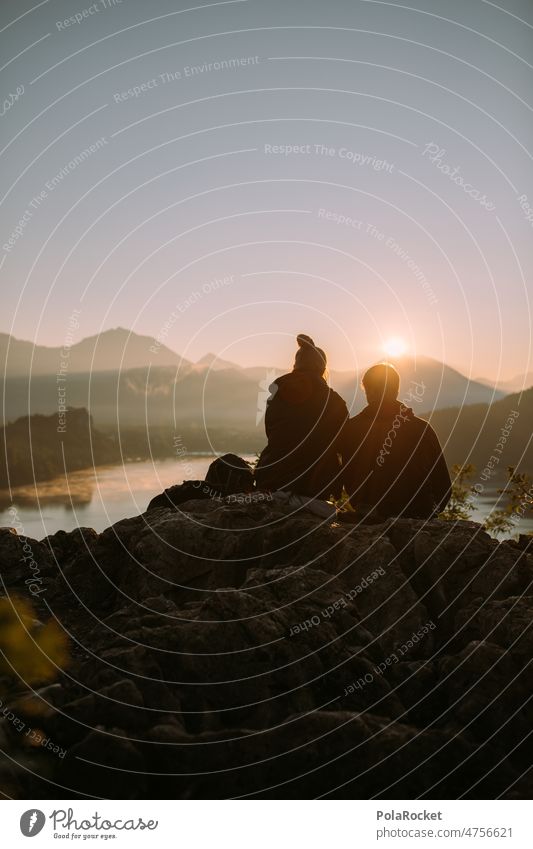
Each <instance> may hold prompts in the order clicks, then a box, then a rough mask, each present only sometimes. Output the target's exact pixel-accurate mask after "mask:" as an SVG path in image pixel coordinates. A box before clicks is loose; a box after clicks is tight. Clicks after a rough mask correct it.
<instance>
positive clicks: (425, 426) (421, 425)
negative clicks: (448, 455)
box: [410, 413, 437, 440]
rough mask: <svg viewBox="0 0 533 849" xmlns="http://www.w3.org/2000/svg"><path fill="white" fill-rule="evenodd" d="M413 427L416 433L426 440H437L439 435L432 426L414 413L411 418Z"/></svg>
mask: <svg viewBox="0 0 533 849" xmlns="http://www.w3.org/2000/svg"><path fill="white" fill-rule="evenodd" d="M410 421H411V426H412V428H413V429H414V430H416V432H417V433H418V434H420V435H422V436H423V437H424V438H425V439H429V440H435V439H437V434H436V433H435V431H434V429H433V428H432V426H431V424H430V423H429V422H428V420H427V419H422V418H420V416H415V415H414V413H413V415H412V417H411V420H410Z"/></svg>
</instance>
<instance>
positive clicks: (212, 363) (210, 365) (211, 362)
mask: <svg viewBox="0 0 533 849" xmlns="http://www.w3.org/2000/svg"><path fill="white" fill-rule="evenodd" d="M193 368H194V369H195V370H197V371H202V370H205V369H209V370H211V371H225V370H227V369H235V370H236V371H240V370H241V367H240V366H238V365H236V363H231V362H230V361H229V360H221V359H219V357H217V355H216V354H213V353H209V354H206V355H205V356H204V357H202V358H201V359H200V360H198V362H196V363H195V364H194V366H193Z"/></svg>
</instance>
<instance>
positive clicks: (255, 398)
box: [0, 328, 503, 443]
mask: <svg viewBox="0 0 533 849" xmlns="http://www.w3.org/2000/svg"><path fill="white" fill-rule="evenodd" d="M64 354H65V352H64V351H63V349H62V348H61V347H57V348H47V347H43V346H34V345H33V344H32V343H30V342H23V341H20V340H18V339H14V338H12V337H9V336H7V335H6V334H2V335H0V363H1V358H2V357H3V358H4V360H5V367H6V380H5V381H3V386H2V387H1V388H2V390H3V398H4V409H5V418H6V420H7V421H12V420H13V419H15V418H18V417H20V416H25V415H30V414H33V413H42V414H46V415H51V414H52V413H54V412H56V410H57V405H58V398H59V396H58V390H59V389H60V388H61V389H64V391H65V393H66V403H67V404H69V405H70V406H72V407H85V408H87V409H88V410H89V411H90V413H91V414H92V416H93V417H94V420H95V423H96V425H97V426H101V425H106V426H109V425H113V426H116V425H117V424H120V426H122V425H128V426H142V427H145V426H167V427H169V428H172V427H174V422H175V423H176V427H177V428H178V429H180V428H181V429H183V428H184V427H185V426H188V427H190V426H191V425H192V426H197V427H198V428H200V429H205V430H207V431H208V430H209V429H210V428H213V427H219V426H224V427H234V428H236V429H238V430H240V431H241V432H242V431H246V433H247V434H248V435H254V434H255V433H257V434H258V439H259V443H261V442H262V441H263V439H264V436H263V424H262V422H263V414H264V409H265V405H266V399H267V397H268V386H269V385H270V383H272V381H273V380H275V378H276V377H279V376H280V374H281V371H280V370H279V369H275V368H269V367H267V366H254V367H247V368H242V367H241V366H238V365H236V364H235V363H232V362H230V361H228V360H222V359H219V358H218V357H217V356H216V354H213V353H209V354H206V355H205V356H204V357H202V358H201V359H200V360H199V361H198V362H197V363H194V364H193V363H191V362H189V361H188V360H183V359H182V358H181V357H180V356H179V354H177V353H175V352H174V351H172V350H171V349H170V348H167V347H166V346H165V345H160V344H159V343H158V342H157V341H156V340H154V339H153V338H152V337H150V336H140V335H138V334H136V333H132V332H130V331H128V330H125V329H124V328H116V329H114V330H108V331H105V332H104V333H101V334H99V335H97V336H91V337H89V338H87V339H83V340H82V341H81V342H78V343H76V344H75V345H72V347H70V348H69V349H68V356H67V357H65V356H64ZM32 358H33V359H32ZM394 363H395V365H396V366H397V368H398V370H399V372H400V376H401V389H400V398H401V399H402V400H404V401H405V402H406V403H407V404H408V405H409V406H411V407H413V408H414V409H415V410H416V411H417V412H428V411H432V410H437V409H441V408H446V407H457V406H462V405H470V404H479V403H483V404H486V403H490V402H491V401H493V400H498V399H501V398H502V397H503V393H502V392H500V391H496V390H493V389H492V388H490V387H487V386H484V385H483V384H481V383H479V382H477V381H472V380H468V378H466V377H465V376H464V375H462V374H460V372H458V371H456V370H455V369H453V368H450V367H449V366H447V365H445V364H444V363H440V362H438V361H437V360H433V359H430V358H429V357H418V358H417V359H416V360H415V359H413V358H408V357H404V358H401V359H398V360H396V361H394ZM30 365H31V379H30V378H29V376H28V375H29V374H30ZM61 370H62V374H63V377H64V380H63V381H60V382H59V383H58V381H57V374H58V372H59V371H61ZM360 378H361V374H356V373H355V372H335V371H332V372H331V374H330V382H331V385H332V387H333V388H334V389H336V390H337V391H338V392H339V393H340V394H341V395H342V396H343V397H344V399H345V400H346V402H347V404H348V407H349V408H350V410H351V412H352V413H354V412H358V411H359V410H360V409H361V408H362V407H363V406H364V404H365V398H364V393H363V391H362V389H361V386H360ZM28 399H30V400H29V401H28ZM204 422H205V426H204Z"/></svg>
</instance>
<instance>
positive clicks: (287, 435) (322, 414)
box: [255, 334, 348, 499]
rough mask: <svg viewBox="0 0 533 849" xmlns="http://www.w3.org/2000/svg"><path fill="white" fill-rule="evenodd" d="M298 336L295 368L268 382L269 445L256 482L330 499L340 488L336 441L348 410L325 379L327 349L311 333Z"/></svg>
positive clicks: (272, 487) (266, 419)
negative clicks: (314, 339)
mask: <svg viewBox="0 0 533 849" xmlns="http://www.w3.org/2000/svg"><path fill="white" fill-rule="evenodd" d="M297 342H298V350H297V352H296V358H295V361H294V368H293V370H292V372H290V374H285V375H283V377H279V378H278V379H277V380H275V381H274V382H273V383H272V384H271V386H270V391H271V396H270V398H269V399H268V402H267V409H266V414H265V429H266V435H267V439H268V445H267V446H266V448H264V449H263V451H262V452H261V456H260V457H259V460H258V463H257V466H256V469H255V480H256V486H257V488H258V489H266V490H270V491H275V490H285V491H290V492H292V493H295V494H297V495H302V496H307V497H308V498H322V499H328V498H329V497H330V496H331V495H335V496H339V495H340V493H341V490H342V484H341V482H340V462H339V454H338V451H339V448H338V445H337V442H338V438H339V436H340V433H341V430H342V426H343V425H344V423H345V422H346V420H347V419H348V410H347V408H346V404H345V402H344V401H343V400H342V398H341V397H340V395H337V393H336V392H334V391H333V390H332V389H330V388H329V386H328V385H327V383H326V381H325V379H324V374H325V371H326V355H325V354H324V351H322V350H321V349H320V348H317V347H316V346H315V343H314V342H313V340H312V339H310V337H309V336H304V335H303V334H302V335H300V336H298V338H297Z"/></svg>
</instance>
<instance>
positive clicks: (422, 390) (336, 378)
mask: <svg viewBox="0 0 533 849" xmlns="http://www.w3.org/2000/svg"><path fill="white" fill-rule="evenodd" d="M389 362H391V363H392V365H394V366H395V368H396V369H397V370H398V372H399V374H400V395H399V397H400V400H403V401H404V402H405V403H406V404H407V406H409V407H413V409H414V410H415V412H422V411H424V412H427V411H431V410H439V409H443V408H446V407H457V406H462V405H465V404H466V405H468V404H490V403H491V402H492V401H497V400H499V399H500V398H503V397H504V394H505V393H503V392H501V391H499V390H495V389H494V388H493V387H489V386H485V385H483V384H481V383H479V382H478V381H475V380H470V379H469V378H467V377H465V375H464V374H461V373H460V372H458V371H457V370H456V369H454V368H452V367H451V366H447V365H445V363H441V362H439V361H438V360H434V359H432V358H431V357H416V358H414V357H401V358H398V359H390V360H389ZM362 376H363V373H362V372H361V373H360V374H359V375H354V374H350V373H349V372H331V384H332V386H333V387H334V388H335V389H336V390H337V392H339V394H340V395H342V397H343V398H344V400H345V401H346V403H347V404H348V406H349V407H350V408H351V410H352V411H353V412H358V411H359V410H360V409H362V407H363V406H364V405H365V403H366V401H365V397H364V392H363V390H362V389H361V386H360V382H361V378H362Z"/></svg>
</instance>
